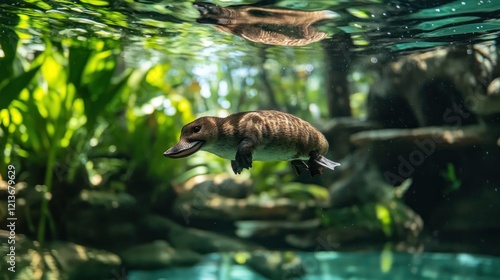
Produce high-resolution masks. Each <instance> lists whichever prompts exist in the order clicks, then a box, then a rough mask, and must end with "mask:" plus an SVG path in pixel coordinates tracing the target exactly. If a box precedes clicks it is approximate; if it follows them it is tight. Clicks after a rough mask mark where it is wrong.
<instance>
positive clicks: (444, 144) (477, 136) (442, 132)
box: [351, 125, 500, 149]
mask: <svg viewBox="0 0 500 280" xmlns="http://www.w3.org/2000/svg"><path fill="white" fill-rule="evenodd" d="M499 136H500V131H499V130H498V129H493V128H489V129H486V127H484V126H481V125H471V126H466V127H461V128H457V127H423V128H415V129H379V130H370V131H363V132H359V133H356V134H354V135H352V136H351V142H352V143H354V144H355V145H357V146H365V145H367V144H372V143H374V144H376V143H381V144H385V143H391V146H392V147H393V148H394V146H405V147H408V149H412V147H413V145H414V144H415V143H416V142H424V141H431V142H432V143H433V144H434V145H435V147H436V148H458V147H466V146H473V145H486V144H495V143H496V140H497V139H498V137H499Z"/></svg>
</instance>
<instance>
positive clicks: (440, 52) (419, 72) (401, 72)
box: [367, 47, 488, 128]
mask: <svg viewBox="0 0 500 280" xmlns="http://www.w3.org/2000/svg"><path fill="white" fill-rule="evenodd" d="M378 67H380V66H378ZM479 69H481V63H480V62H478V61H477V59H476V57H475V56H474V55H470V49H469V48H467V47H457V48H446V49H444V48H443V49H436V50H432V51H429V52H425V53H415V54H411V55H408V56H405V57H403V58H400V59H398V60H397V61H395V62H391V63H387V64H385V65H382V67H381V69H377V70H378V71H377V73H378V74H379V76H378V77H375V79H376V80H377V82H376V83H373V84H372V85H371V87H370V93H369V98H368V104H367V105H368V119H369V120H374V121H377V122H379V123H380V124H382V125H383V126H387V127H394V128H404V127H416V126H440V125H448V126H449V125H450V123H449V122H450V120H449V118H445V117H444V116H445V114H447V113H448V114H449V113H450V111H449V110H454V109H455V108H457V106H462V109H460V110H459V111H456V112H459V113H466V114H469V117H467V118H464V119H463V120H462V123H463V124H474V123H476V122H477V120H476V118H475V116H474V114H473V113H471V112H470V111H468V110H466V109H464V108H463V107H464V105H465V104H464V100H466V98H467V97H469V96H473V95H474V94H476V92H477V89H478V88H480V87H481V86H480V80H481V79H486V80H487V75H488V73H479V72H480V71H479ZM481 75H484V77H481ZM452 113H453V112H452ZM395 121H396V122H397V124H396V125H391V124H394V122H395Z"/></svg>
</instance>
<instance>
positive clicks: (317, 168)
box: [307, 151, 340, 176]
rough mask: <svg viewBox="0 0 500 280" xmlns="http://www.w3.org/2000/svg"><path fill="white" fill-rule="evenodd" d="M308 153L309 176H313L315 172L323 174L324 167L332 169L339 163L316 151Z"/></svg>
mask: <svg viewBox="0 0 500 280" xmlns="http://www.w3.org/2000/svg"><path fill="white" fill-rule="evenodd" d="M309 155H310V158H309V160H308V161H307V163H308V165H309V173H310V174H311V176H314V175H316V174H323V168H324V167H326V168H328V169H331V170H334V169H335V167H337V166H339V165H340V163H337V162H334V161H331V160H329V159H327V158H326V157H324V156H322V155H320V154H318V153H317V152H316V151H313V152H311V153H310V154H309Z"/></svg>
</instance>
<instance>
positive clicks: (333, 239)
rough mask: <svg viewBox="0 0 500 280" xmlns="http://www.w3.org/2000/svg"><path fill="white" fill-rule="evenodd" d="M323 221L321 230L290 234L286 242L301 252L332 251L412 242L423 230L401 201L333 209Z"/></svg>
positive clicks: (324, 216)
mask: <svg viewBox="0 0 500 280" xmlns="http://www.w3.org/2000/svg"><path fill="white" fill-rule="evenodd" d="M322 218H323V227H322V228H320V229H319V230H317V231H314V232H310V233H307V234H304V235H300V234H290V235H288V236H287V237H286V240H287V241H288V242H289V244H291V245H293V246H296V247H298V248H303V249H305V248H309V249H316V250H318V249H319V250H324V251H333V250H337V249H338V247H340V246H341V245H345V244H348V243H352V242H363V241H369V242H379V241H386V240H396V241H399V240H405V241H410V242H413V241H414V240H416V239H417V237H418V236H419V235H420V233H421V232H422V230H423V221H422V219H421V218H420V216H419V215H418V214H416V213H415V212H413V210H411V209H410V208H408V207H407V206H406V205H405V204H404V203H402V202H400V201H398V200H394V201H392V202H389V203H384V204H382V203H368V204H364V205H362V206H352V207H345V208H341V209H330V210H326V211H324V212H323V214H322Z"/></svg>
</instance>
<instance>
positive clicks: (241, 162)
mask: <svg viewBox="0 0 500 280" xmlns="http://www.w3.org/2000/svg"><path fill="white" fill-rule="evenodd" d="M199 150H203V151H207V152H210V153H213V154H216V155H218V156H219V157H222V158H227V159H231V166H232V168H233V171H234V173H235V174H240V173H241V171H242V170H243V169H244V168H246V169H249V168H251V167H252V161H253V160H257V161H280V160H288V161H291V163H292V166H293V167H294V169H295V171H296V172H297V173H298V174H300V173H301V170H302V169H305V170H309V173H310V174H311V176H314V175H316V174H323V168H324V167H326V168H328V169H331V170H334V169H335V167H337V166H339V165H340V164H339V163H337V162H333V161H331V160H329V159H327V158H326V157H324V155H325V154H326V152H327V151H328V142H327V140H326V138H325V137H324V136H323V134H322V133H321V132H319V131H318V130H317V129H316V128H314V127H313V126H312V125H311V124H309V123H308V122H306V121H304V120H302V119H300V118H297V117H295V116H293V115H290V114H287V113H283V112H279V111H270V110H262V111H251V112H242V113H236V114H233V115H229V116H227V117H225V118H217V117H201V118H198V119H196V120H194V121H193V122H191V123H189V124H187V125H185V126H184V127H183V128H182V131H181V137H180V140H179V142H178V143H177V144H176V145H175V146H173V147H172V148H170V149H168V150H167V151H166V152H165V153H163V155H165V156H167V157H171V158H182V157H187V156H190V155H192V154H194V153H196V152H197V151H199ZM305 160H307V162H306V161H305Z"/></svg>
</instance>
